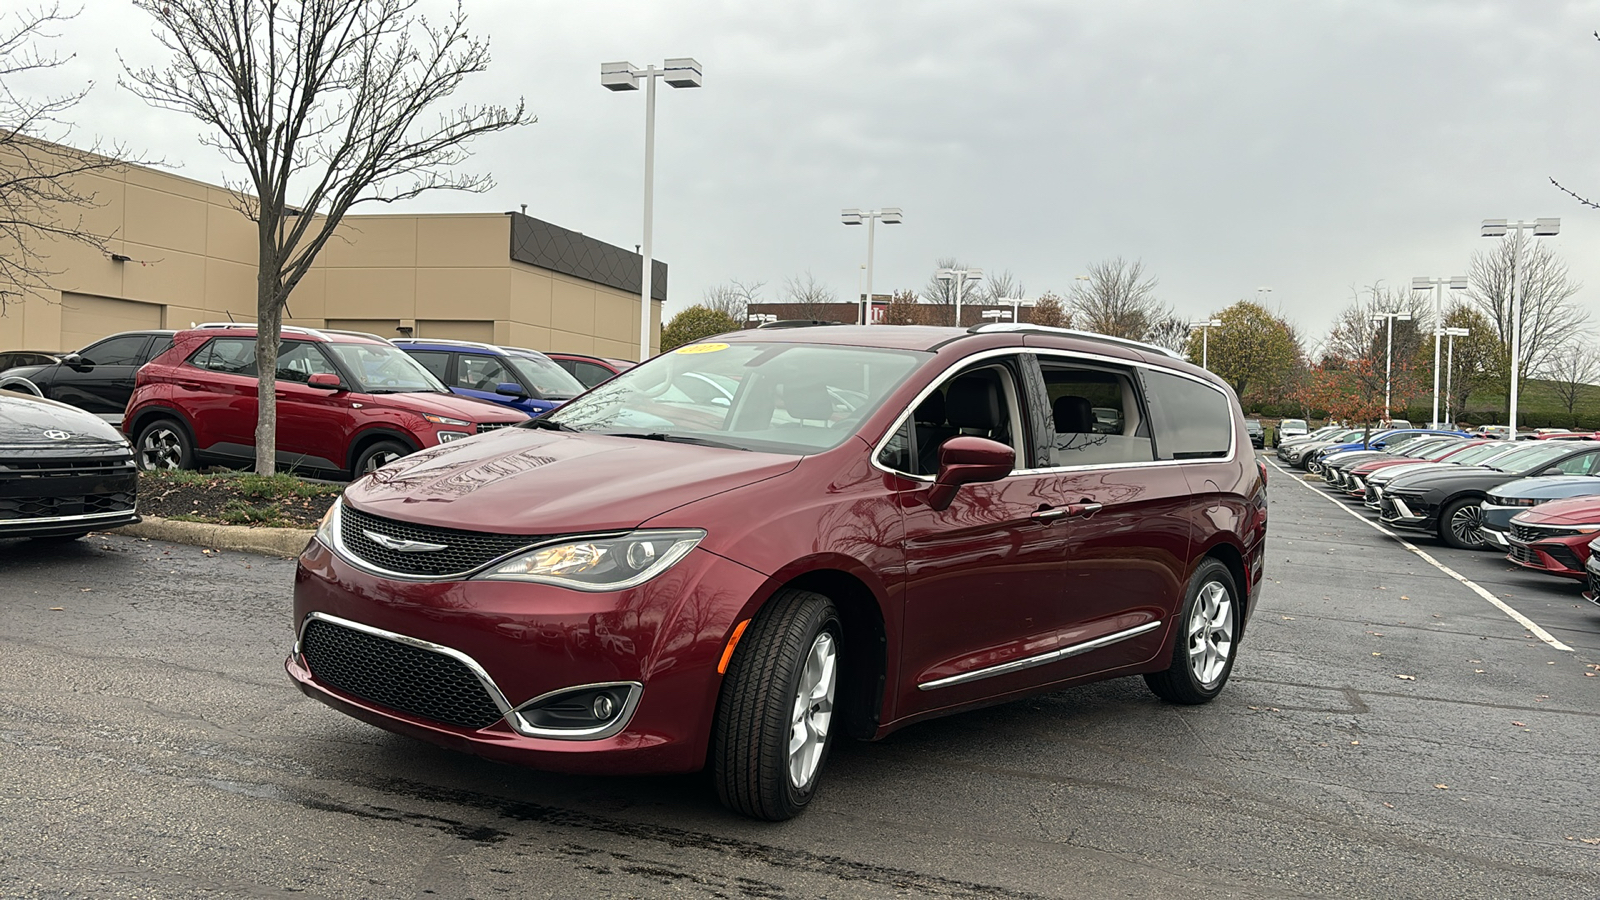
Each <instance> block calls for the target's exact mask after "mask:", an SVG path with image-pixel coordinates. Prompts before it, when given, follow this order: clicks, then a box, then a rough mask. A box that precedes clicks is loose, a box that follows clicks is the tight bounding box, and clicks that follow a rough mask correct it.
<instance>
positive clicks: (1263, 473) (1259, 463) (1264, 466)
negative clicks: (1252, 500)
mask: <svg viewBox="0 0 1600 900" xmlns="http://www.w3.org/2000/svg"><path fill="white" fill-rule="evenodd" d="M1256 468H1257V469H1260V470H1261V483H1262V484H1266V483H1267V464H1266V463H1265V462H1263V461H1262V460H1259V459H1258V460H1256Z"/></svg>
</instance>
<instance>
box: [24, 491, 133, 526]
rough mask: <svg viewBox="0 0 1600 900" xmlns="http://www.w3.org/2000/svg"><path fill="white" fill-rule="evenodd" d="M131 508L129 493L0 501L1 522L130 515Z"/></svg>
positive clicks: (131, 493)
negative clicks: (98, 515) (112, 514)
mask: <svg viewBox="0 0 1600 900" xmlns="http://www.w3.org/2000/svg"><path fill="white" fill-rule="evenodd" d="M133 504H134V494H133V492H132V491H113V492H110V493H106V494H88V495H78V496H65V497H0V521H7V520H18V519H55V518H60V517H62V516H85V515H94V514H96V513H113V512H133Z"/></svg>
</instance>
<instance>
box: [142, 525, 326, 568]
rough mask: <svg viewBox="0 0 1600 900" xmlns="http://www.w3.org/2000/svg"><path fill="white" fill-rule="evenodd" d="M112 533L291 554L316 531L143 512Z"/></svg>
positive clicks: (263, 552)
mask: <svg viewBox="0 0 1600 900" xmlns="http://www.w3.org/2000/svg"><path fill="white" fill-rule="evenodd" d="M111 533H112V534H125V535H127V536H128V537H136V538H146V539H148V540H152V541H170V542H171V543H174V544H194V545H195V546H197V547H211V548H214V549H217V550H239V551H243V552H245V553H260V554H263V555H265V556H283V557H288V558H291V559H292V558H294V557H296V556H299V555H300V551H302V550H304V549H305V548H306V542H307V541H309V540H311V536H312V535H313V534H315V533H316V532H314V531H312V530H310V529H308V528H252V527H250V526H248V525H210V524H207V523H204V522H179V521H176V520H173V519H163V518H161V517H159V516H145V517H144V521H143V522H140V523H139V524H137V525H124V526H123V527H121V528H117V529H113V530H112V532H111Z"/></svg>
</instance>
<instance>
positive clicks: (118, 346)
mask: <svg viewBox="0 0 1600 900" xmlns="http://www.w3.org/2000/svg"><path fill="white" fill-rule="evenodd" d="M149 340H150V338H149V336H148V335H143V334H135V335H130V336H128V337H114V338H111V339H110V340H105V341H101V342H100V343H98V344H95V345H94V346H93V347H90V348H88V349H87V350H84V351H83V352H82V353H81V354H79V355H80V356H81V357H82V358H83V361H84V362H86V363H88V364H89V365H93V366H137V365H139V364H140V363H142V362H144V357H143V356H142V355H141V354H142V351H143V350H144V345H145V344H146V343H147V342H148V341H149Z"/></svg>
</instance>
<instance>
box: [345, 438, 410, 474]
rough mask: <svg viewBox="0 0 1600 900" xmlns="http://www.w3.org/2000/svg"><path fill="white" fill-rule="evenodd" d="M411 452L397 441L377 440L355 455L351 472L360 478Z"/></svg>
mask: <svg viewBox="0 0 1600 900" xmlns="http://www.w3.org/2000/svg"><path fill="white" fill-rule="evenodd" d="M411 452H412V450H411V448H410V447H407V446H406V445H405V444H402V443H400V442H399V441H377V442H375V443H373V444H371V445H369V446H368V447H367V448H366V449H365V450H362V451H361V455H360V456H357V457H356V464H355V467H354V471H353V472H351V474H352V475H353V476H354V477H356V478H360V477H361V476H363V475H367V474H370V473H372V472H376V471H377V470H379V469H381V468H383V467H384V466H386V465H388V464H389V463H392V462H394V461H395V460H397V459H399V458H400V457H402V456H407V455H410V453H411Z"/></svg>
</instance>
